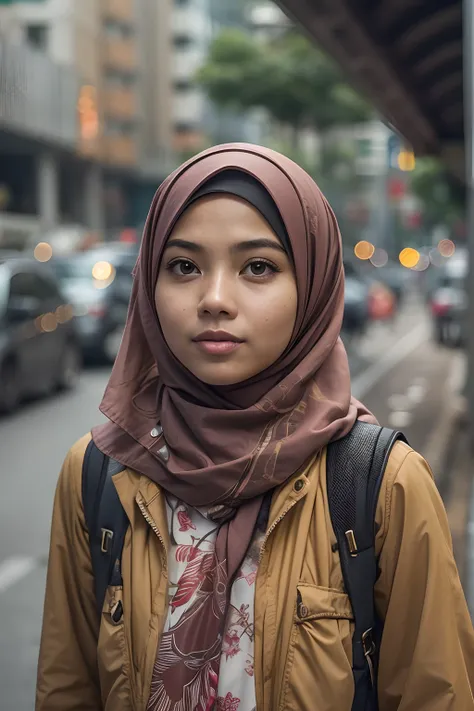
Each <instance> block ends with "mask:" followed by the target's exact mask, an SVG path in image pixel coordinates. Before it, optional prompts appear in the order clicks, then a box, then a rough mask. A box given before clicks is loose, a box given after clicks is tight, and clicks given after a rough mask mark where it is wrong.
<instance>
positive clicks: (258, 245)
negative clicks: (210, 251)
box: [165, 237, 286, 254]
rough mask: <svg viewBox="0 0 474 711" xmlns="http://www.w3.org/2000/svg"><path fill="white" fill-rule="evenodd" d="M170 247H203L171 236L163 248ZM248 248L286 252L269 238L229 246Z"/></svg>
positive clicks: (199, 249)
mask: <svg viewBox="0 0 474 711" xmlns="http://www.w3.org/2000/svg"><path fill="white" fill-rule="evenodd" d="M171 247H180V248H181V249H188V250H189V251H190V252H195V253H199V252H204V248H203V247H201V245H199V244H196V242H189V241H188V240H185V239H178V238H173V239H170V240H169V242H168V243H167V244H166V246H165V249H171ZM249 249H275V250H276V251H278V252H283V253H284V254H286V252H285V249H284V248H283V246H282V245H281V244H280V243H279V242H274V241H273V240H271V239H266V238H263V237H262V238H259V239H249V240H245V241H244V242H238V243H237V244H234V245H233V246H232V247H231V251H232V252H246V251H248V250H249Z"/></svg>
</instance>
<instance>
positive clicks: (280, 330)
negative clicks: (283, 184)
mask: <svg viewBox="0 0 474 711" xmlns="http://www.w3.org/2000/svg"><path fill="white" fill-rule="evenodd" d="M155 303H156V309H157V313H158V318H159V320H160V324H161V328H162V331H163V335H164V337H165V339H166V342H167V344H168V346H169V348H170V349H171V351H172V352H173V354H174V355H175V357H176V358H177V359H178V360H179V361H180V362H181V363H182V364H183V365H184V366H185V367H186V368H187V369H188V370H190V371H191V372H192V373H193V374H194V375H195V376H196V377H197V378H199V379H200V380H202V381H203V382H205V383H208V384H209V385H232V384H234V383H240V382H242V381H244V380H247V379H248V378H251V377H252V376H253V375H256V374H257V373H260V372H261V371H263V370H265V368H267V367H268V366H270V365H272V363H274V362H275V361H276V360H277V359H278V358H279V356H280V355H281V354H282V353H283V351H284V350H285V348H286V346H287V345H288V343H289V341H290V338H291V335H292V332H293V326H294V324H295V318H296V307H297V292H296V283H295V276H294V273H293V268H292V265H291V262H290V260H289V259H288V256H287V255H286V252H285V251H284V249H283V247H282V246H281V244H280V242H279V240H278V238H277V237H276V236H275V234H274V232H273V230H272V229H271V227H270V226H269V225H268V223H267V222H266V220H265V219H264V218H263V217H262V216H261V215H260V213H259V212H258V211H257V210H256V209H254V208H253V207H252V206H251V205H249V204H248V203H246V202H245V201H244V200H240V199H239V198H235V197H232V196H227V195H225V196H224V195H219V196H217V195H216V196H208V197H204V198H201V199H200V200H198V201H197V202H196V203H194V204H193V205H191V206H190V207H189V208H188V209H187V210H186V211H185V212H184V213H183V215H182V216H181V217H180V219H179V220H178V222H177V223H176V226H175V227H174V229H173V231H172V233H171V234H170V237H169V239H168V242H167V244H166V246H165V250H164V254H163V258H162V262H161V266H160V271H159V275H158V281H157V284H156V290H155Z"/></svg>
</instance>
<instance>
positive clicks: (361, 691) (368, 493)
mask: <svg viewBox="0 0 474 711" xmlns="http://www.w3.org/2000/svg"><path fill="white" fill-rule="evenodd" d="M398 440H401V441H404V442H406V439H405V437H404V436H403V435H402V434H401V433H400V432H396V431H394V430H390V429H387V428H382V427H379V426H378V425H371V424H367V423H364V422H360V421H357V422H356V424H355V425H354V427H353V429H352V431H351V432H350V433H349V434H348V435H346V436H345V437H344V438H342V439H340V440H338V441H337V442H332V443H331V444H330V445H329V446H328V450H327V464H326V470H327V491H328V500H329V510H330V515H331V521H332V525H333V528H334V533H335V535H336V540H337V544H335V546H334V549H335V550H338V551H339V556H340V562H341V568H342V574H343V579H344V585H345V588H346V591H347V594H348V596H349V599H350V602H351V606H352V611H353V615H354V635H353V639H352V656H353V661H352V671H353V674H354V689H355V691H354V701H353V705H352V711H377V709H378V701H377V669H378V657H379V646H380V639H381V634H382V623H381V621H380V620H378V619H377V615H376V611H375V602H374V585H375V582H376V580H377V576H378V561H377V557H376V555H375V535H376V530H375V512H376V507H377V500H378V495H379V492H380V487H381V484H382V480H383V475H384V472H385V468H386V465H387V461H388V457H389V455H390V452H391V449H392V447H393V445H394V444H395V442H396V441H398ZM124 469H125V467H124V466H123V465H122V464H120V463H119V462H116V461H115V460H114V459H111V458H110V457H107V456H106V455H104V454H103V453H102V452H101V451H100V450H99V449H98V448H97V447H96V446H95V444H94V442H93V440H91V441H90V442H89V444H88V446H87V449H86V452H85V456H84V462H83V467H82V501H83V507H84V516H85V521H86V525H87V529H88V531H89V544H90V553H91V561H92V569H93V571H94V584H95V596H96V601H97V611H98V614H99V616H100V615H101V613H102V607H103V603H104V599H105V593H106V590H107V587H108V586H109V585H122V576H121V571H120V561H121V556H122V548H123V544H124V539H125V533H126V530H127V528H128V519H127V516H126V514H125V511H124V510H123V508H122V505H121V503H120V499H119V497H118V494H117V491H116V489H115V485H114V483H113V481H112V477H113V476H114V474H118V473H119V472H120V471H123V470H124ZM114 614H118V615H120V616H121V614H122V609H120V610H118V611H114ZM119 619H120V617H119V618H118V619H117V620H114V621H115V622H118V621H119Z"/></svg>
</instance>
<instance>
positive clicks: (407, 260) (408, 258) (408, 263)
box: [398, 247, 420, 269]
mask: <svg viewBox="0 0 474 711" xmlns="http://www.w3.org/2000/svg"><path fill="white" fill-rule="evenodd" d="M398 258H399V260H400V264H401V265H402V267H406V268H407V269H413V267H416V265H417V264H418V262H419V261H420V253H419V252H418V250H416V249H413V247H405V249H402V251H401V252H400V255H399V257H398Z"/></svg>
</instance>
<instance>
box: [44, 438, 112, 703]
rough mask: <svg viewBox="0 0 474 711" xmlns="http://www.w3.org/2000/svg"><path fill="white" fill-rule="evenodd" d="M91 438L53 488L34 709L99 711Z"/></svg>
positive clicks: (69, 461)
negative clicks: (87, 516) (88, 524)
mask: <svg viewBox="0 0 474 711" xmlns="http://www.w3.org/2000/svg"><path fill="white" fill-rule="evenodd" d="M89 439H90V437H85V438H83V439H82V440H80V441H79V442H78V443H77V444H76V445H74V447H73V448H72V449H71V450H70V451H69V453H68V455H67V457H66V460H65V462H64V465H63V467H62V470H61V473H60V476H59V481H58V485H57V489H56V495H55V501H54V509H53V520H52V528H51V543H50V551H49V563H48V575H47V582H46V598H45V605H44V616H43V630H42V636H41V648H40V656H39V664H38V679H37V689H36V711H100V709H101V708H102V704H101V699H100V688H99V681H98V672H97V653H96V650H97V639H98V630H99V620H98V618H97V611H96V604H95V597H94V587H93V575H92V568H91V561H90V554H89V542H88V536H87V531H86V528H85V522H84V514H83V509H82V494H81V480H82V461H83V457H84V452H85V448H86V446H87V443H88V441H89Z"/></svg>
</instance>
